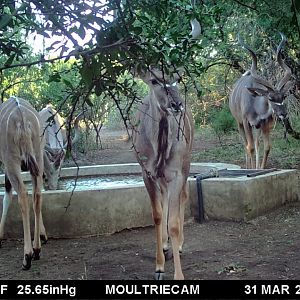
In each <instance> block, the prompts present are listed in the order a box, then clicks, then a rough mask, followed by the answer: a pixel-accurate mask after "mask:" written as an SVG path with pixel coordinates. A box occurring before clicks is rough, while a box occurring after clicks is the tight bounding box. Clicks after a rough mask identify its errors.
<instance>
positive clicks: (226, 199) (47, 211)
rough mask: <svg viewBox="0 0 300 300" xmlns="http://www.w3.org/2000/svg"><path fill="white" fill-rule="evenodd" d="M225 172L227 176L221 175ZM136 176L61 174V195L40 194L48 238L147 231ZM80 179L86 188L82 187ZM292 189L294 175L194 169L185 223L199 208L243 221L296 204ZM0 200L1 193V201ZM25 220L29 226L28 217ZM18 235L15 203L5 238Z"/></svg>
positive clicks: (108, 169) (143, 195) (91, 171)
mask: <svg viewBox="0 0 300 300" xmlns="http://www.w3.org/2000/svg"><path fill="white" fill-rule="evenodd" d="M225 170H227V173H228V171H230V172H229V173H230V174H229V173H228V174H229V175H228V174H227V175H226V174H225V173H226V172H225ZM248 171H249V170H248ZM224 172H225V173H224ZM234 173H235V174H234ZM237 173H238V174H237ZM140 174H141V168H140V166H139V165H138V164H116V165H98V166H87V167H80V168H79V169H77V168H65V169H62V173H61V177H62V181H64V180H65V179H69V183H67V184H65V183H62V185H63V186H64V188H63V189H60V190H57V191H44V192H43V217H44V223H45V226H46V229H47V233H48V236H49V237H54V238H69V237H83V236H92V235H99V234H111V233H114V232H118V231H121V230H123V229H126V228H134V227H141V226H148V225H152V224H153V222H152V217H151V207H150V201H149V198H148V195H147V192H146V189H145V187H144V184H143V182H142V179H141V176H138V175H140ZM196 174H200V175H201V176H200V178H206V179H202V180H199V176H198V179H196V178H195V175H196ZM77 175H78V180H77V182H76V187H75V188H74V185H75V178H76V177H77ZM133 175H135V176H136V177H132V176H133ZM23 176H24V180H25V181H27V180H28V181H29V180H30V176H29V175H28V174H27V173H24V174H23ZM91 176H92V178H91ZM107 176H110V177H114V176H117V177H115V178H112V180H113V181H114V183H112V184H111V185H110V184H107V182H106V181H107ZM120 176H122V177H123V179H120ZM211 176H217V177H213V178H210V177H211ZM207 177H208V178H207ZM100 178H104V180H100ZM83 179H84V180H86V181H88V182H90V184H89V185H85V184H82V180H83ZM99 180H100V182H99ZM197 182H198V184H197ZM199 182H200V184H199ZM3 183H4V176H0V185H3ZM197 185H198V189H197ZM199 185H201V189H200V194H201V197H199ZM298 186H299V174H298V172H297V171H296V170H271V172H269V173H266V174H260V173H257V170H256V171H255V172H254V174H252V175H249V174H248V175H247V174H246V173H245V172H244V171H243V170H241V169H239V167H238V166H237V165H231V164H222V163H194V164H192V166H191V177H190V178H189V189H190V199H189V200H190V201H189V202H188V204H187V206H186V218H189V217H193V218H196V219H198V220H202V218H201V208H203V211H202V214H204V216H205V218H213V219H222V220H236V221H242V220H249V219H251V218H254V217H257V216H259V215H261V214H264V213H267V212H268V211H270V210H272V209H274V208H276V207H278V206H280V205H283V204H284V203H287V202H291V201H296V200H298V199H299V187H298ZM29 191H30V189H29ZM3 195H4V192H3V190H2V192H0V199H1V200H2V199H3ZM14 198H15V196H14ZM1 200H0V203H1V204H0V209H2V201H1ZM31 218H32V222H33V212H32V211H31ZM22 232H23V231H22V221H21V214H20V212H19V207H18V203H17V201H13V203H12V205H11V207H10V209H9V213H8V218H7V224H6V236H7V237H10V238H20V237H22Z"/></svg>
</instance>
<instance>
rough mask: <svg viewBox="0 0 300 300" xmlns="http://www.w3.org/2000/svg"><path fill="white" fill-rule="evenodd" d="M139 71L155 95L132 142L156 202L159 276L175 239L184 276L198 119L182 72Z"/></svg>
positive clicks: (178, 267)
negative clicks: (183, 89) (182, 85)
mask: <svg viewBox="0 0 300 300" xmlns="http://www.w3.org/2000/svg"><path fill="white" fill-rule="evenodd" d="M139 75H140V77H141V78H142V79H143V81H144V82H145V83H146V84H147V85H148V86H149V89H150V93H149V95H148V96H147V97H146V98H145V99H144V100H143V101H142V104H141V105H140V107H139V109H138V113H137V116H136V118H137V124H138V125H137V128H134V129H133V144H134V147H135V149H136V156H137V160H138V162H139V163H140V165H141V167H142V170H143V179H144V182H145V186H146V188H147V191H148V194H149V196H150V200H151V205H152V216H153V220H154V224H155V231H156V241H157V243H156V269H155V278H156V279H162V278H163V275H164V271H165V255H166V254H167V253H168V252H169V251H170V250H169V251H168V249H169V245H168V239H169V237H170V240H171V244H172V250H173V258H174V267H175V272H174V278H175V279H183V278H184V276H183V273H182V268H181V262H180V252H181V251H182V245H183V222H184V204H185V202H186V201H187V199H188V185H187V178H188V175H189V170H190V160H191V149H192V142H193V133H194V125H193V119H192V115H191V112H190V110H189V108H188V106H187V103H186V102H185V101H184V99H183V98H182V97H181V96H180V93H179V89H178V86H177V83H178V76H177V75H175V76H174V77H173V78H170V77H167V76H166V75H165V76H164V74H163V73H162V72H160V71H158V70H155V69H152V70H150V71H147V72H144V73H142V74H139ZM166 256H167V255H166Z"/></svg>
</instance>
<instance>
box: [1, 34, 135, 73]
mask: <svg viewBox="0 0 300 300" xmlns="http://www.w3.org/2000/svg"><path fill="white" fill-rule="evenodd" d="M133 41H134V40H133V39H132V38H130V39H127V40H123V39H120V40H118V41H117V42H115V43H113V44H110V45H105V46H101V47H99V46H97V47H95V48H94V49H91V50H82V51H80V50H74V51H71V52H70V53H69V54H66V55H61V56H58V57H55V58H50V59H40V60H36V61H33V62H27V63H26V62H24V63H20V64H15V65H10V66H3V67H0V72H1V71H3V70H6V69H13V68H19V67H31V66H34V65H38V64H41V63H53V62H55V61H57V60H61V59H64V58H70V57H72V56H79V55H81V56H88V55H94V54H97V53H100V52H104V51H106V50H108V49H112V48H117V47H122V46H123V45H129V44H132V43H133Z"/></svg>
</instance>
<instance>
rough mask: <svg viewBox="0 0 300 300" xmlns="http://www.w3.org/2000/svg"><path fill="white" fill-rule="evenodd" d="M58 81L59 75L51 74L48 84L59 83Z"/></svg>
mask: <svg viewBox="0 0 300 300" xmlns="http://www.w3.org/2000/svg"><path fill="white" fill-rule="evenodd" d="M60 80H61V76H60V74H58V73H55V74H52V75H51V76H50V77H49V79H48V82H49V83H50V82H60Z"/></svg>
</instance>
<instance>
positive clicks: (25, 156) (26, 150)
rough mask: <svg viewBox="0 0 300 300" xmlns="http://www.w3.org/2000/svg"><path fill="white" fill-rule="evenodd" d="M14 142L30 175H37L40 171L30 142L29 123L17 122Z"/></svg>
mask: <svg viewBox="0 0 300 300" xmlns="http://www.w3.org/2000/svg"><path fill="white" fill-rule="evenodd" d="M14 139H15V144H16V145H18V147H19V149H20V154H21V158H22V162H23V163H24V164H25V167H26V169H27V170H28V171H29V172H30V174H31V176H34V177H37V176H38V175H39V173H40V168H39V165H38V163H37V161H36V157H35V152H34V150H33V144H32V131H31V128H30V125H29V124H26V123H25V122H24V124H21V123H19V124H17V130H16V135H15V138H14Z"/></svg>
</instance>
